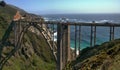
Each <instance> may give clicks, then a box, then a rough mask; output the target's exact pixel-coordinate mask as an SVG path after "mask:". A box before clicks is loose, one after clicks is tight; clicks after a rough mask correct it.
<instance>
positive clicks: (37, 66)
mask: <svg viewBox="0 0 120 70" xmlns="http://www.w3.org/2000/svg"><path fill="white" fill-rule="evenodd" d="M15 13H16V9H14V8H11V7H10V6H6V7H4V8H3V7H0V40H1V39H2V37H3V35H4V33H5V30H6V29H7V27H8V25H9V23H10V21H11V20H12V18H13V15H14V14H15ZM12 33H13V32H12ZM12 33H11V36H10V38H9V39H8V40H9V41H10V42H12V38H13V34H12ZM12 48H13V47H11V46H9V47H7V46H5V47H4V49H3V55H4V56H5V55H7V52H9V51H10V50H11V49H12ZM54 69H55V61H54V58H53V56H52V54H51V51H50V49H49V48H48V45H47V43H46V42H45V40H44V38H43V37H42V36H38V35H36V34H34V33H31V32H30V31H28V32H27V33H26V34H25V36H24V40H23V43H22V45H21V49H20V50H19V51H18V52H16V53H15V55H14V56H12V57H11V58H10V59H9V60H8V62H7V63H6V64H5V66H4V67H3V70H54Z"/></svg>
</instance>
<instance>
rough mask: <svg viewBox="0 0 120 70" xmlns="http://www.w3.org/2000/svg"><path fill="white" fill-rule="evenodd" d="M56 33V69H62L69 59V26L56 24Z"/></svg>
mask: <svg viewBox="0 0 120 70" xmlns="http://www.w3.org/2000/svg"><path fill="white" fill-rule="evenodd" d="M57 35H58V36H57V58H58V60H57V70H62V69H63V68H64V67H65V66H66V64H67V62H68V61H70V60H71V54H70V26H69V25H65V24H58V25H57Z"/></svg>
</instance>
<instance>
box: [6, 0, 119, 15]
mask: <svg viewBox="0 0 120 70" xmlns="http://www.w3.org/2000/svg"><path fill="white" fill-rule="evenodd" d="M5 2H6V3H8V4H12V5H15V6H17V7H20V8H22V9H24V10H25V11H27V12H30V13H35V14H82V13H87V14H90V13H92V14H96V13H120V0H5Z"/></svg>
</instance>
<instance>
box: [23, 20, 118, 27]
mask: <svg viewBox="0 0 120 70" xmlns="http://www.w3.org/2000/svg"><path fill="white" fill-rule="evenodd" d="M21 22H28V23H39V24H40V23H42V22H40V21H21ZM44 24H65V25H79V26H115V27H120V24H119V23H109V22H104V23H98V22H59V21H46V22H44Z"/></svg>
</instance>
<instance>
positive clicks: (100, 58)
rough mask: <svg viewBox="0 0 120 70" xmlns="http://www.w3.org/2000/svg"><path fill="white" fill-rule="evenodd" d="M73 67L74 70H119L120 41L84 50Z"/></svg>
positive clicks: (73, 63)
mask: <svg viewBox="0 0 120 70" xmlns="http://www.w3.org/2000/svg"><path fill="white" fill-rule="evenodd" d="M71 66H73V67H72V69H73V70H119V67H120V39H117V40H114V41H111V42H106V43H103V44H101V45H99V46H95V47H90V48H86V49H83V50H82V51H81V55H80V56H79V57H78V58H77V59H76V60H75V61H74V62H72V65H71Z"/></svg>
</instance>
